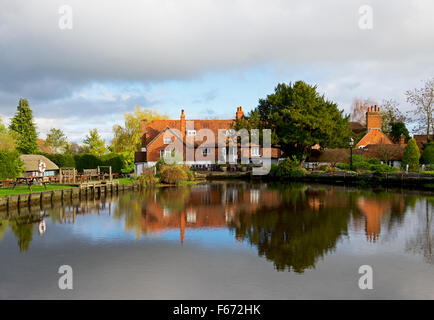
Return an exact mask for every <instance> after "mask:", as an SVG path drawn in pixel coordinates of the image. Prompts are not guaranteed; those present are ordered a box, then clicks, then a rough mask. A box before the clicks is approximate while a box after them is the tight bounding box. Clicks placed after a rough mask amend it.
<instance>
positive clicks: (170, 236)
mask: <svg viewBox="0 0 434 320" xmlns="http://www.w3.org/2000/svg"><path fill="white" fill-rule="evenodd" d="M58 232H61V233H62V234H63V235H62V237H61V238H57V236H56V237H54V235H55V234H57V233H58ZM50 233H51V235H50ZM43 236H44V237H50V238H53V241H54V240H55V241H56V242H58V241H61V239H66V238H69V237H73V238H78V239H79V241H81V242H91V243H95V244H96V243H104V242H128V241H135V240H151V241H154V240H155V241H173V242H180V229H179V228H178V229H175V228H174V229H167V230H161V231H159V232H155V233H147V234H142V235H141V236H140V239H136V233H135V231H134V230H130V231H125V220H124V218H121V219H120V220H118V219H114V218H113V217H110V216H109V215H108V213H107V212H104V211H101V212H100V214H99V215H97V214H89V215H83V216H81V215H78V216H77V218H76V221H75V224H73V223H69V224H68V223H62V224H60V223H55V224H52V223H50V222H49V219H48V221H47V232H46V233H45V234H44V235H43ZM35 240H36V239H35ZM184 242H185V243H195V244H199V245H201V246H204V247H215V246H224V247H227V246H231V247H232V246H234V243H238V242H237V241H236V239H235V235H234V234H233V232H231V231H230V230H229V229H227V228H200V229H192V228H188V227H187V228H186V230H185V241H184ZM240 245H242V243H240Z"/></svg>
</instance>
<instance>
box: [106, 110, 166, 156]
mask: <svg viewBox="0 0 434 320" xmlns="http://www.w3.org/2000/svg"><path fill="white" fill-rule="evenodd" d="M134 109H135V111H134V112H131V113H129V112H127V113H124V119H125V123H124V126H120V125H115V126H113V134H114V137H113V141H112V145H111V151H113V152H124V151H130V152H135V151H139V150H140V145H141V143H140V138H141V128H140V123H141V121H142V120H146V121H148V122H149V121H152V120H159V119H167V116H166V115H160V114H159V113H157V112H155V111H153V110H150V109H143V110H142V109H141V108H140V107H139V106H135V107H134Z"/></svg>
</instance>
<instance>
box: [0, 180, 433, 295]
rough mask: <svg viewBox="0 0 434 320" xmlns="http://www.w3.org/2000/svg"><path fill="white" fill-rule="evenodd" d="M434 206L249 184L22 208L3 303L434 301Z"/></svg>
mask: <svg viewBox="0 0 434 320" xmlns="http://www.w3.org/2000/svg"><path fill="white" fill-rule="evenodd" d="M433 211H434V195H430V194H421V193H418V192H409V191H387V192H386V191H375V192H374V191H370V190H361V189H356V188H345V187H337V186H324V185H304V184H296V185H290V184H262V183H261V184H250V183H244V182H221V183H220V182H219V183H205V184H197V185H194V186H186V187H180V188H161V189H156V190H149V191H145V192H143V193H139V192H131V193H123V194H119V195H116V196H110V197H107V198H102V199H88V200H82V201H76V202H71V203H63V204H53V205H50V206H49V207H48V208H42V209H41V208H38V209H32V211H31V212H30V213H31V214H30V215H29V212H28V211H27V209H22V212H19V213H18V212H11V213H9V215H10V216H9V218H8V217H5V214H3V218H2V219H1V220H0V299H9V298H32V299H33V298H36V299H47V298H55V299H57V298H61V299H64V298H66V299H77V298H82V299H87V298H96V299H99V298H121V299H123V298H131V299H136V298H137V299H311V298H312V299H337V298H341V299H385V298H410V299H416V298H417V299H434V257H433V246H434V223H433V222H432V221H433V218H434V216H433ZM62 265H69V266H71V268H72V270H73V289H72V290H60V289H59V286H58V282H59V278H60V277H61V276H62V275H61V274H59V273H58V269H59V267H60V266H62ZM362 265H369V266H371V267H372V269H373V289H372V290H369V289H366V290H361V289H360V288H359V284H358V283H359V278H360V277H361V276H362V275H361V274H359V267H360V266H362Z"/></svg>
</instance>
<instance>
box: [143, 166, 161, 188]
mask: <svg viewBox="0 0 434 320" xmlns="http://www.w3.org/2000/svg"><path fill="white" fill-rule="evenodd" d="M138 181H139V183H140V185H141V186H142V188H144V187H151V186H153V185H155V184H157V182H158V179H157V178H156V177H155V175H154V168H146V169H144V170H143V172H142V174H141V175H140V176H139V177H138Z"/></svg>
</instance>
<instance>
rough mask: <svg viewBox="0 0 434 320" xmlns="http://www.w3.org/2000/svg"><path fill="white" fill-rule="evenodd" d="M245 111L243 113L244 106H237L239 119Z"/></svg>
mask: <svg viewBox="0 0 434 320" xmlns="http://www.w3.org/2000/svg"><path fill="white" fill-rule="evenodd" d="M243 115H244V113H243V107H238V108H237V115H236V117H237V120H241V118H242V117H243Z"/></svg>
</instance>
